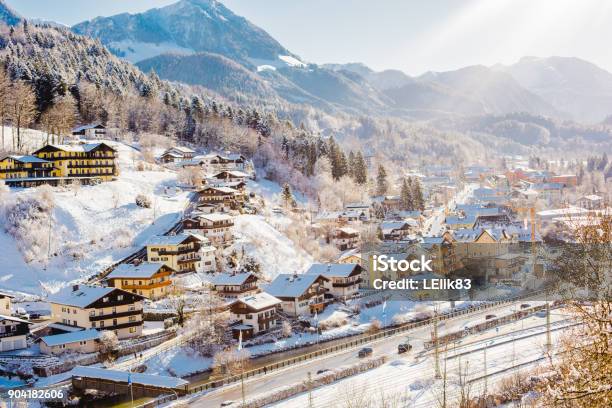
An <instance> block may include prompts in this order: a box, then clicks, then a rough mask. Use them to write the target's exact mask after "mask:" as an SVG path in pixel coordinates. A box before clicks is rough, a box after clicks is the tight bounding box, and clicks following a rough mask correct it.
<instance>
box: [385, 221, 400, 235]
mask: <svg viewBox="0 0 612 408" xmlns="http://www.w3.org/2000/svg"><path fill="white" fill-rule="evenodd" d="M406 225H407V223H406V222H405V221H383V222H381V223H380V229H381V230H382V232H383V234H390V233H391V232H393V231H394V230H398V229H402V228H404V227H405V226H406Z"/></svg>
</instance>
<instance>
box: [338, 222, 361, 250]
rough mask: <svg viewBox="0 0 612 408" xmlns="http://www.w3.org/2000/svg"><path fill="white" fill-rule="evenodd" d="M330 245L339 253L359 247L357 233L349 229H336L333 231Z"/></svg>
mask: <svg viewBox="0 0 612 408" xmlns="http://www.w3.org/2000/svg"><path fill="white" fill-rule="evenodd" d="M332 244H333V245H334V246H335V247H336V248H338V250H340V251H345V250H347V249H351V248H356V247H357V245H359V231H357V230H356V229H353V228H349V227H343V228H338V229H336V230H335V231H334V234H333V237H332Z"/></svg>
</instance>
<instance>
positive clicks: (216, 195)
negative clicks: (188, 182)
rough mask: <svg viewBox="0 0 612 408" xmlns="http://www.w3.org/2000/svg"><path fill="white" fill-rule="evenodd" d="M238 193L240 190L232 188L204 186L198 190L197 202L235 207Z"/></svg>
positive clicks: (238, 198)
mask: <svg viewBox="0 0 612 408" xmlns="http://www.w3.org/2000/svg"><path fill="white" fill-rule="evenodd" d="M240 195H241V194H240V192H239V191H238V190H235V189H233V188H229V187H212V186H206V187H204V188H202V189H200V190H198V202H199V203H205V204H215V205H222V206H224V207H227V208H236V207H237V205H238V201H239V200H240Z"/></svg>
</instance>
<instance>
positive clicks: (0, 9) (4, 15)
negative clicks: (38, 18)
mask: <svg viewBox="0 0 612 408" xmlns="http://www.w3.org/2000/svg"><path fill="white" fill-rule="evenodd" d="M21 20H22V17H21V16H20V15H19V14H17V12H16V11H14V10H13V9H12V8H10V7H9V6H7V5H6V4H5V3H4V1H3V0H0V21H2V22H3V23H5V24H7V25H9V26H15V25H17V24H19V23H20V22H21Z"/></svg>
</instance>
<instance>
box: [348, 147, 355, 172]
mask: <svg viewBox="0 0 612 408" xmlns="http://www.w3.org/2000/svg"><path fill="white" fill-rule="evenodd" d="M346 167H347V174H348V175H349V176H350V177H351V178H353V179H355V153H353V151H352V150H351V151H350V152H349V155H348V161H347V163H346Z"/></svg>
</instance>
